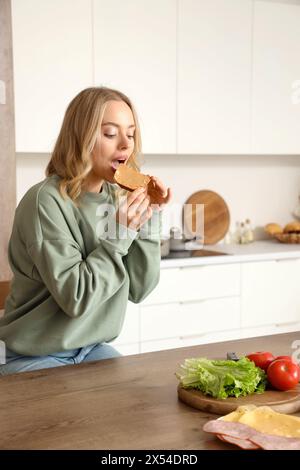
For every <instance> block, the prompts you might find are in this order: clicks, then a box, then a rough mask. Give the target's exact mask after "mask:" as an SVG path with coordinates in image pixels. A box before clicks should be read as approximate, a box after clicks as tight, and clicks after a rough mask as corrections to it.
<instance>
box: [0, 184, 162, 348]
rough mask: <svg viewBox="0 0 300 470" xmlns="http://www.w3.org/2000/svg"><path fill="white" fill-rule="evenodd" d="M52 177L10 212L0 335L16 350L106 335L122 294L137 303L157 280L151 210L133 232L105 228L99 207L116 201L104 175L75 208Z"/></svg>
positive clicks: (119, 320)
mask: <svg viewBox="0 0 300 470" xmlns="http://www.w3.org/2000/svg"><path fill="white" fill-rule="evenodd" d="M58 183H59V177H58V176H51V177H49V178H46V179H45V180H44V181H42V182H41V183H38V184H37V185H35V186H33V187H32V188H31V189H30V190H29V191H28V192H27V193H26V194H25V196H24V197H23V199H22V200H21V202H20V204H19V205H18V207H17V210H16V213H15V219H14V225H13V230H12V235H11V238H10V242H9V262H10V266H11V269H12V271H13V274H14V277H13V281H12V285H11V292H10V294H9V296H8V298H7V301H6V306H5V315H4V316H3V317H2V318H1V319H0V339H1V340H2V341H5V344H6V347H7V348H9V349H11V350H12V351H14V352H16V353H19V354H24V355H31V356H37V355H47V354H52V353H55V352H60V351H65V350H68V349H74V348H80V347H84V346H87V345H89V344H94V343H102V342H108V341H111V340H113V339H114V338H116V337H117V336H118V335H119V334H120V331H121V329H122V325H123V322H124V316H125V312H126V307H127V302H128V299H129V300H131V301H132V302H135V303H138V302H141V301H142V300H143V299H144V298H145V297H146V296H147V295H148V294H149V293H150V292H151V291H152V290H153V289H154V287H155V286H156V285H157V283H158V281H159V272H160V226H161V223H160V222H161V217H160V213H159V212H154V213H153V216H152V218H151V219H150V220H149V221H148V222H146V223H145V224H144V225H143V226H142V228H141V229H140V231H138V232H135V231H133V230H129V232H128V233H127V232H126V227H125V226H124V225H118V224H117V225H116V231H115V232H116V233H115V234H111V233H110V232H109V235H108V233H107V228H108V224H109V223H110V222H109V221H111V220H115V218H113V219H112V217H111V215H110V216H109V217H107V212H105V210H106V208H107V207H108V213H109V214H110V212H109V210H110V208H111V205H114V206H115V204H116V200H115V190H116V185H113V184H110V183H107V182H105V183H104V184H103V189H102V191H101V193H98V194H97V193H91V192H85V193H84V194H83V196H82V197H81V203H80V206H79V207H76V205H75V204H74V203H73V202H72V201H71V199H67V200H65V199H63V198H62V196H61V195H60V192H59V189H58ZM107 204H109V205H110V206H106V205H107ZM149 228H150V230H149ZM126 235H128V236H126ZM125 237H126V238H125ZM146 237H147V238H146Z"/></svg>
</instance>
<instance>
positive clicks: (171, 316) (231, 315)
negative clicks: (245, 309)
mask: <svg viewBox="0 0 300 470" xmlns="http://www.w3.org/2000/svg"><path fill="white" fill-rule="evenodd" d="M140 316H141V318H140V322H141V326H140V328H141V342H142V343H143V342H144V341H153V340H161V339H164V338H166V339H167V338H169V339H170V338H181V339H189V338H192V337H196V336H200V335H202V334H204V333H208V332H211V333H214V332H216V331H223V330H231V329H238V328H240V299H239V297H228V298H223V299H212V300H211V299H208V300H203V301H200V302H182V303H171V304H165V305H154V306H143V307H141V311H140Z"/></svg>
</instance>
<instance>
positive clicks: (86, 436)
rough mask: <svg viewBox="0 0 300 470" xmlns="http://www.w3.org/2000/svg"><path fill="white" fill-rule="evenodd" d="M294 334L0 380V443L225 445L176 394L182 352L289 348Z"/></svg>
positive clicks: (184, 354)
mask: <svg viewBox="0 0 300 470" xmlns="http://www.w3.org/2000/svg"><path fill="white" fill-rule="evenodd" d="M297 339H298V340H299V339H300V332H299V333H298V332H295V333H287V334H282V335H275V336H264V337H259V338H250V339H247V340H238V341H231V342H226V343H216V344H207V345H203V346H193V347H189V348H180V349H173V350H169V351H159V352H155V353H147V354H141V355H136V356H127V357H121V358H116V359H108V360H103V361H98V362H93V363H86V364H80V365H74V366H63V367H58V368H55V369H44V370H40V371H34V372H26V373H20V374H14V375H11V376H7V377H1V378H0V390H1V393H0V423H1V436H0V449H110V450H112V449H144V450H145V449H149V450H150V449H184V450H185V449H232V448H233V447H232V446H230V445H229V444H225V443H222V442H221V441H219V440H217V439H216V438H214V437H213V436H212V435H209V434H207V433H204V432H202V426H203V424H204V423H205V422H206V421H207V420H208V419H211V418H213V417H214V415H211V414H209V413H204V412H201V411H198V410H195V409H193V408H190V407H188V406H186V405H185V404H183V403H181V402H179V401H178V399H177V385H178V381H177V379H176V377H175V375H174V372H175V371H176V370H177V368H178V365H179V364H180V363H182V362H183V361H184V359H185V358H187V357H197V356H198V357H199V356H206V357H210V358H213V357H225V355H226V352H227V351H235V352H237V353H238V354H244V353H245V352H250V351H259V350H270V351H272V352H273V353H274V354H278V355H279V354H291V353H292V352H293V350H292V349H291V345H292V342H293V341H294V340H297Z"/></svg>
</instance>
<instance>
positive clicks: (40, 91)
mask: <svg viewBox="0 0 300 470" xmlns="http://www.w3.org/2000/svg"><path fill="white" fill-rule="evenodd" d="M12 26H13V58H14V93H15V121H16V151H17V152H51V151H52V149H53V146H54V144H55V141H56V138H57V136H58V133H59V130H60V126H61V123H62V120H63V116H64V113H65V110H66V107H67V105H68V103H69V101H70V100H71V99H72V98H73V97H74V96H75V95H76V94H77V93H78V92H79V91H80V90H82V89H83V88H86V87H88V86H91V85H92V79H93V74H92V20H91V2H90V1H86V0H63V1H62V0H42V1H41V0H25V1H24V0H12Z"/></svg>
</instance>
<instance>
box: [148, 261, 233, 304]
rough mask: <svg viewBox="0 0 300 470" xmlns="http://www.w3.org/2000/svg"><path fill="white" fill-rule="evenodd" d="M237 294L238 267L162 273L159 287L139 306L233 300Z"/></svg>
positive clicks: (182, 269) (193, 267)
mask: <svg viewBox="0 0 300 470" xmlns="http://www.w3.org/2000/svg"><path fill="white" fill-rule="evenodd" d="M239 294H240V266H239V264H227V265H225V264H223V265H214V266H204V265H202V266H191V267H181V268H174V269H163V270H161V276H160V282H159V284H158V286H157V287H156V288H155V289H154V290H153V292H152V293H151V294H150V295H149V296H148V297H147V298H146V299H145V300H144V301H143V302H142V305H153V304H162V303H165V302H184V301H193V300H203V299H209V298H216V297H232V296H237V295H239Z"/></svg>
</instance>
